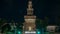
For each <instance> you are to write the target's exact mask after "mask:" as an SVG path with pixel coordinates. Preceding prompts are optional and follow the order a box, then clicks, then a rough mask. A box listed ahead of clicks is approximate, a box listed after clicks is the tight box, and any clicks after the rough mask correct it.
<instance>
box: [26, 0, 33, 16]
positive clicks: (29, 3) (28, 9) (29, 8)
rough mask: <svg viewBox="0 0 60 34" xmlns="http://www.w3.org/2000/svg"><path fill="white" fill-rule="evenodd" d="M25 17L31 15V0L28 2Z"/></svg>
mask: <svg viewBox="0 0 60 34" xmlns="http://www.w3.org/2000/svg"><path fill="white" fill-rule="evenodd" d="M27 15H33V8H32V0H29V2H28V8H27Z"/></svg>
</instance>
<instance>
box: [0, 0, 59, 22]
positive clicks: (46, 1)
mask: <svg viewBox="0 0 60 34" xmlns="http://www.w3.org/2000/svg"><path fill="white" fill-rule="evenodd" d="M33 8H34V9H35V10H34V12H35V15H37V17H39V18H41V19H44V17H45V16H49V18H50V20H53V22H54V20H55V17H56V16H60V0H33ZM26 9H27V0H1V1H0V17H2V18H7V19H10V18H14V19H15V20H16V21H18V20H21V21H23V20H22V19H23V16H24V15H25V14H26Z"/></svg>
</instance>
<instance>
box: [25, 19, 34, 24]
mask: <svg viewBox="0 0 60 34" xmlns="http://www.w3.org/2000/svg"><path fill="white" fill-rule="evenodd" d="M25 21H26V22H33V23H34V22H35V19H25Z"/></svg>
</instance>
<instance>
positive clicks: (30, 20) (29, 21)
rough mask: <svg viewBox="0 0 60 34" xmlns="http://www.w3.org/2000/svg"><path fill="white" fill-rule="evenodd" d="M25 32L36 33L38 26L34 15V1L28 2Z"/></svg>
mask: <svg viewBox="0 0 60 34" xmlns="http://www.w3.org/2000/svg"><path fill="white" fill-rule="evenodd" d="M24 18H25V22H24V28H23V29H24V31H35V30H36V25H35V20H36V16H35V15H33V8H32V0H29V1H28V8H27V15H25V16H24Z"/></svg>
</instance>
